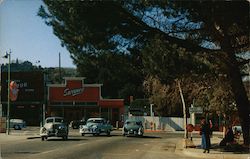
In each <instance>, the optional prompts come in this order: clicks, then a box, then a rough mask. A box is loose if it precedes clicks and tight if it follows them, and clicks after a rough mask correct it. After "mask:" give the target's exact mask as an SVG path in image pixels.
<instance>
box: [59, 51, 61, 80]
mask: <svg viewBox="0 0 250 159" xmlns="http://www.w3.org/2000/svg"><path fill="white" fill-rule="evenodd" d="M59 80H60V83H61V82H62V72H61V53H60V52H59Z"/></svg>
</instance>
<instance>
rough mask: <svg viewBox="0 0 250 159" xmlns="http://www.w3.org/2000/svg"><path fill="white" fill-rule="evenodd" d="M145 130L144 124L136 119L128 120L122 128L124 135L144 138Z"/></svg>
mask: <svg viewBox="0 0 250 159" xmlns="http://www.w3.org/2000/svg"><path fill="white" fill-rule="evenodd" d="M143 133H144V128H143V125H142V122H141V121H140V120H136V119H128V120H126V121H125V123H124V126H123V128H122V135H123V136H127V135H135V136H143Z"/></svg>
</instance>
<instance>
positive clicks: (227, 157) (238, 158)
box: [182, 149, 250, 159]
mask: <svg viewBox="0 0 250 159" xmlns="http://www.w3.org/2000/svg"><path fill="white" fill-rule="evenodd" d="M195 151H199V152H192V151H190V150H188V149H183V151H182V153H183V154H185V155H187V156H192V157H198V158H211V159H214V158H216V159H249V158H250V155H248V154H224V153H223V152H213V151H212V152H211V151H210V153H206V154H204V153H203V152H202V151H203V150H195Z"/></svg>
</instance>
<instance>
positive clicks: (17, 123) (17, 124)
mask: <svg viewBox="0 0 250 159" xmlns="http://www.w3.org/2000/svg"><path fill="white" fill-rule="evenodd" d="M25 127H26V122H25V121H24V120H23V119H10V128H14V129H15V130H21V129H22V128H25Z"/></svg>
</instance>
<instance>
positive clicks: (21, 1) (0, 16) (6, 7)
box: [0, 0, 76, 68]
mask: <svg viewBox="0 0 250 159" xmlns="http://www.w3.org/2000/svg"><path fill="white" fill-rule="evenodd" d="M42 4H43V2H42V1H41V0H0V55H1V57H2V56H4V55H5V53H6V51H7V52H9V50H11V52H12V53H11V59H12V60H16V59H18V60H21V61H30V62H32V63H33V64H34V65H41V66H42V67H58V66H59V52H60V54H61V66H62V67H74V68H75V67H76V66H75V65H74V64H73V62H72V59H71V58H70V54H69V52H68V51H67V49H66V48H64V47H62V46H61V42H60V40H59V39H58V38H57V37H56V36H55V35H54V34H53V29H52V28H51V27H50V26H47V25H46V24H45V23H44V20H43V19H42V18H41V17H39V16H37V12H38V9H39V7H40V6H41V5H42ZM37 61H40V62H37ZM6 62H7V59H4V58H0V64H2V63H6Z"/></svg>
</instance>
